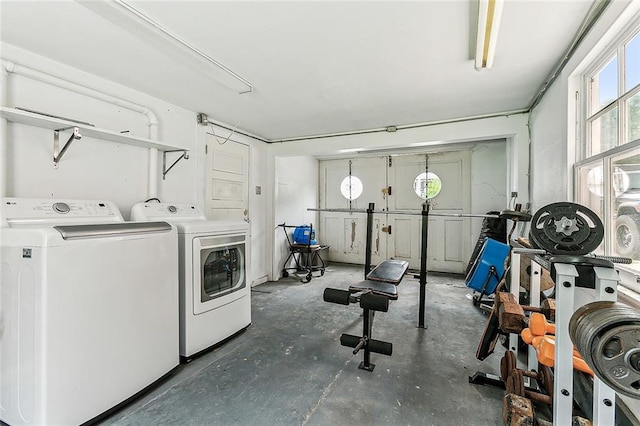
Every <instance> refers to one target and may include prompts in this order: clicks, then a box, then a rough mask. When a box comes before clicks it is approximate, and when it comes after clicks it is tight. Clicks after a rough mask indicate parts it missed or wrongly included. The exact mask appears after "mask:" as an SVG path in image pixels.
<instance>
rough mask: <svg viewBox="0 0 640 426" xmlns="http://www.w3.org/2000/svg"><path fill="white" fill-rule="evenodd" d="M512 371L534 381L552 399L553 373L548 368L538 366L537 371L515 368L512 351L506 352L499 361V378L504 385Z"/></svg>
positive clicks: (514, 356)
mask: <svg viewBox="0 0 640 426" xmlns="http://www.w3.org/2000/svg"><path fill="white" fill-rule="evenodd" d="M513 370H518V371H520V372H521V373H522V375H523V376H525V377H530V378H532V379H535V380H536V383H538V386H540V388H541V389H544V391H545V392H546V394H547V395H549V396H551V397H552V398H553V373H552V372H551V369H550V368H549V367H547V366H546V365H542V364H539V365H538V371H528V370H521V369H519V368H517V367H516V355H515V353H514V352H513V351H506V352H505V353H504V356H503V357H502V359H501V360H500V378H501V379H502V381H503V382H504V383H505V385H506V383H507V380H508V379H509V375H510V374H511V373H512V372H513ZM521 396H524V395H521Z"/></svg>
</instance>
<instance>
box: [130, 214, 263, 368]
mask: <svg viewBox="0 0 640 426" xmlns="http://www.w3.org/2000/svg"><path fill="white" fill-rule="evenodd" d="M131 220H136V221H144V220H164V221H167V222H169V223H171V224H173V225H175V226H176V227H177V228H178V235H179V244H178V247H179V256H180V262H179V264H180V274H179V275H180V356H181V357H182V358H183V359H184V360H186V361H188V360H190V359H191V358H193V357H194V356H195V355H197V354H198V353H199V352H202V351H204V350H207V349H209V348H211V347H212V346H214V345H216V344H217V343H220V342H222V341H223V340H225V339H227V338H228V337H231V336H233V335H234V334H237V333H239V332H240V331H242V330H244V329H246V328H247V327H248V326H249V325H250V324H251V279H250V277H251V274H250V271H249V269H250V268H249V265H250V249H249V240H250V236H249V224H248V223H247V222H244V221H217V220H207V218H206V217H205V215H204V214H203V213H202V212H201V211H200V210H199V209H198V208H197V207H196V206H194V205H188V204H187V205H184V204H167V203H138V204H136V205H134V206H133V208H132V209H131Z"/></svg>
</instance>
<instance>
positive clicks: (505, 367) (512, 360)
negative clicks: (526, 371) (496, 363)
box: [500, 351, 516, 383]
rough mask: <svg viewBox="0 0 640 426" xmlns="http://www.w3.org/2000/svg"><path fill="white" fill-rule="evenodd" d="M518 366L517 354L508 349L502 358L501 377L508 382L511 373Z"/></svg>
mask: <svg viewBox="0 0 640 426" xmlns="http://www.w3.org/2000/svg"><path fill="white" fill-rule="evenodd" d="M515 368H516V356H515V354H514V353H513V351H506V352H505V353H504V356H503V357H502V359H501V360H500V378H501V379H502V381H503V382H504V383H507V379H508V378H509V374H510V373H511V371H512V370H513V369H515Z"/></svg>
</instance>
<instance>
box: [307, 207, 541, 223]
mask: <svg viewBox="0 0 640 426" xmlns="http://www.w3.org/2000/svg"><path fill="white" fill-rule="evenodd" d="M307 211H310V212H329V213H367V210H364V209H335V208H334V209H315V208H308V209H307ZM372 213H373V214H398V215H400V214H403V215H408V216H421V215H422V211H421V210H373V211H372ZM429 216H439V217H469V218H474V217H478V218H490V219H501V218H506V219H512V220H513V219H518V220H522V221H525V222H527V221H529V220H530V219H531V215H530V214H528V213H524V212H519V211H515V210H504V211H502V212H501V213H500V214H471V213H438V212H433V211H430V212H429Z"/></svg>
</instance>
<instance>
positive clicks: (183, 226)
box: [168, 220, 249, 236]
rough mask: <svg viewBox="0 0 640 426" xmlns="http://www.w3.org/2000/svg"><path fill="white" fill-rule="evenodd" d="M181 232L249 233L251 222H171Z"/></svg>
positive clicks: (198, 233) (199, 233)
mask: <svg viewBox="0 0 640 426" xmlns="http://www.w3.org/2000/svg"><path fill="white" fill-rule="evenodd" d="M168 222H169V223H172V224H173V225H175V227H176V228H178V233H179V234H197V235H205V236H206V235H212V234H216V235H220V234H231V233H240V232H244V233H249V224H248V223H247V222H245V221H243V220H207V221H204V222H171V221H168Z"/></svg>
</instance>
